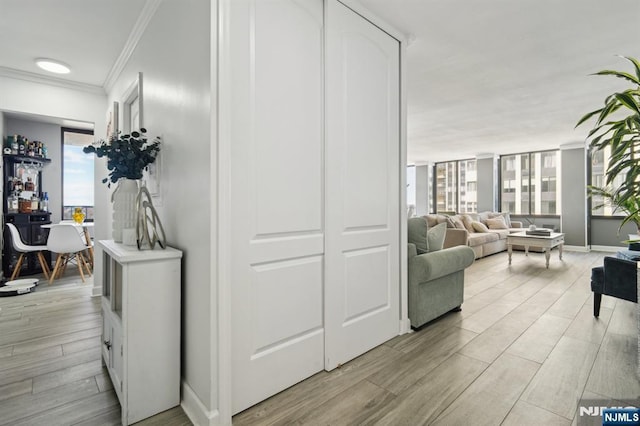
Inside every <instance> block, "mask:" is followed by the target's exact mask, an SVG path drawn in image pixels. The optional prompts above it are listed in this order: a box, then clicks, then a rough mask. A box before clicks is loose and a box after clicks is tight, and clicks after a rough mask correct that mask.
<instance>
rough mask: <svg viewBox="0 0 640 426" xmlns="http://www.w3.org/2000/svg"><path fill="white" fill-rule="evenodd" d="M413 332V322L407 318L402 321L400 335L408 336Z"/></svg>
mask: <svg viewBox="0 0 640 426" xmlns="http://www.w3.org/2000/svg"><path fill="white" fill-rule="evenodd" d="M410 332H411V320H409V318H405V319H403V320H400V333H399V334H407V333H410Z"/></svg>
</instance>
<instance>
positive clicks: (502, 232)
mask: <svg viewBox="0 0 640 426" xmlns="http://www.w3.org/2000/svg"><path fill="white" fill-rule="evenodd" d="M489 232H491V233H492V234H496V235H497V236H498V238H499V239H501V240H506V239H507V235H509V230H508V229H489Z"/></svg>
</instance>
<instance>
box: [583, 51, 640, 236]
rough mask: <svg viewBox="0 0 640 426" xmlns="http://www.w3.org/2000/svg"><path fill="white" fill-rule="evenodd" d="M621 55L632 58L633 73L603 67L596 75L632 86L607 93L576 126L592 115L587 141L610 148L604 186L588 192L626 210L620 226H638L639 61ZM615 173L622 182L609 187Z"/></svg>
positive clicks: (596, 147)
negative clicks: (619, 79)
mask: <svg viewBox="0 0 640 426" xmlns="http://www.w3.org/2000/svg"><path fill="white" fill-rule="evenodd" d="M623 58H624V59H626V60H628V61H629V62H631V64H632V65H633V68H634V72H633V73H628V72H625V71H615V70H603V71H600V72H597V73H595V75H604V76H613V77H617V78H621V79H623V80H625V81H627V82H629V83H631V84H632V87H631V88H629V89H627V90H624V91H620V92H616V93H613V94H611V95H609V96H607V97H606V98H605V101H604V106H603V107H602V108H599V109H597V110H595V111H592V112H590V113H588V114H586V115H584V116H583V117H582V118H581V119H580V120H579V121H578V124H576V127H577V126H579V125H581V124H582V123H584V122H586V121H588V120H590V119H591V118H593V117H595V118H596V120H595V124H594V125H593V128H592V129H591V131H589V134H588V136H587V140H588V141H589V145H590V147H591V148H592V149H595V150H603V149H605V148H606V147H609V148H610V149H611V156H610V158H609V161H608V163H607V165H606V169H605V187H604V188H599V187H590V188H589V191H590V194H591V195H600V196H602V197H603V198H604V199H606V200H608V201H609V202H611V203H612V204H613V205H614V206H616V207H617V208H618V209H619V210H621V211H623V212H624V213H625V214H626V216H625V218H624V219H623V220H622V223H621V224H620V228H621V227H622V226H623V225H624V224H625V223H627V222H630V221H631V222H634V223H635V224H636V226H638V228H639V230H640V222H638V218H639V217H640V199H639V190H640V179H639V178H640V164H639V162H638V154H639V152H638V148H640V145H639V144H640V62H639V61H638V60H637V59H635V58H631V57H626V56H624V57H623ZM617 177H620V178H622V179H621V180H620V179H618V180H620V181H621V184H620V185H619V186H617V187H612V184H613V183H614V181H615V180H616V178H617ZM620 228H618V229H620Z"/></svg>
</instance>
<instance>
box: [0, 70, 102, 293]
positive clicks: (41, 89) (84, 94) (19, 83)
mask: <svg viewBox="0 0 640 426" xmlns="http://www.w3.org/2000/svg"><path fill="white" fill-rule="evenodd" d="M0 93H2V96H0V110H4V111H12V112H20V113H28V114H36V115H44V116H49V117H59V118H65V119H69V120H75V121H85V122H88V123H94V129H95V132H96V135H103V134H105V133H106V111H107V107H106V100H107V97H106V95H105V94H100V93H99V92H97V91H96V92H88V91H83V90H77V89H73V88H66V87H59V86H52V85H47V84H43V83H37V82H33V81H26V80H19V79H15V78H9V77H5V76H0ZM104 169H105V167H104V163H103V161H102V160H97V164H96V177H95V182H96V186H98V185H100V184H99V182H100V180H101V179H102V178H103V177H104V176H106V172H102V173H101V172H100V170H104ZM103 192H104V190H103ZM99 193H100V191H97V192H96V205H95V216H96V223H105V222H106V220H107V218H106V215H107V214H108V213H107V211H108V210H107V207H108V205H109V201H108V199H107V197H106V196H103V197H100V196H99V195H98V194H99ZM95 235H96V238H97V239H105V238H106V237H107V233H106V229H104V228H101V227H100V226H97V227H96V228H95ZM94 290H95V291H98V290H97V289H95V288H94ZM94 294H95V293H94Z"/></svg>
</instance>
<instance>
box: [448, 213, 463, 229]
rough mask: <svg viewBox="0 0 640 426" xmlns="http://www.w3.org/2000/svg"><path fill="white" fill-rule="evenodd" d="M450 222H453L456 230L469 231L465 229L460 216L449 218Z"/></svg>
mask: <svg viewBox="0 0 640 426" xmlns="http://www.w3.org/2000/svg"><path fill="white" fill-rule="evenodd" d="M449 220H451V223H453V227H454V228H456V229H467V228H465V227H464V223H462V219H461V218H460V216H458V215H456V216H449Z"/></svg>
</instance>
